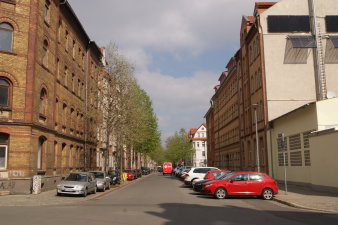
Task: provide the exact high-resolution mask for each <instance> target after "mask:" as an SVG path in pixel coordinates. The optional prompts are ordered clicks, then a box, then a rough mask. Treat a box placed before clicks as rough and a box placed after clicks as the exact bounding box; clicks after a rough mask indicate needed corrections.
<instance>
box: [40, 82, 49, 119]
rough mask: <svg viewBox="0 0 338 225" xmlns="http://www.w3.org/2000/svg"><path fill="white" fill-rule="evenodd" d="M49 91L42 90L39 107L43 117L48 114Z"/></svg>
mask: <svg viewBox="0 0 338 225" xmlns="http://www.w3.org/2000/svg"><path fill="white" fill-rule="evenodd" d="M46 112H47V91H46V89H44V88H42V90H41V92H40V105H39V113H40V114H42V115H46V114H47V113H46Z"/></svg>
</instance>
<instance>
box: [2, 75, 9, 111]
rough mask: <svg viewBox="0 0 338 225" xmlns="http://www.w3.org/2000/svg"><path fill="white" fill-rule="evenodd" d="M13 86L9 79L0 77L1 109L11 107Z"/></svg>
mask: <svg viewBox="0 0 338 225" xmlns="http://www.w3.org/2000/svg"><path fill="white" fill-rule="evenodd" d="M10 93H11V85H10V83H9V82H8V80H7V79H5V78H1V77H0V107H1V108H3V107H9V106H10Z"/></svg>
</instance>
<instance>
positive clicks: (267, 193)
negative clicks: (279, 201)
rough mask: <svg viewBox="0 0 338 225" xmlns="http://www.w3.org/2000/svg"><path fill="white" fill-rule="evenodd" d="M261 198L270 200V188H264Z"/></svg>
mask: <svg viewBox="0 0 338 225" xmlns="http://www.w3.org/2000/svg"><path fill="white" fill-rule="evenodd" d="M262 198H263V199H264V200H271V199H273V191H272V190H271V189H270V188H265V189H264V190H263V192H262Z"/></svg>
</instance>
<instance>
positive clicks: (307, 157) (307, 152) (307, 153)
mask: <svg viewBox="0 0 338 225" xmlns="http://www.w3.org/2000/svg"><path fill="white" fill-rule="evenodd" d="M304 160H305V166H311V157H310V150H305V151H304Z"/></svg>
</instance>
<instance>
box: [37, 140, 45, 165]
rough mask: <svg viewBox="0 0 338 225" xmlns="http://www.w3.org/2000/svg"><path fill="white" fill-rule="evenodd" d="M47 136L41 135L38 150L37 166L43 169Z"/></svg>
mask: <svg viewBox="0 0 338 225" xmlns="http://www.w3.org/2000/svg"><path fill="white" fill-rule="evenodd" d="M46 143H47V142H46V138H45V137H40V138H39V145H38V152H37V164H36V167H37V169H40V170H41V169H42V158H43V150H44V147H45V144H46Z"/></svg>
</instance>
